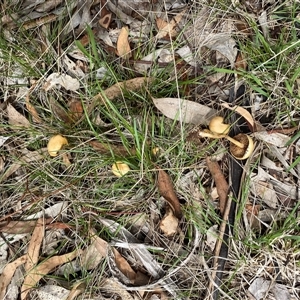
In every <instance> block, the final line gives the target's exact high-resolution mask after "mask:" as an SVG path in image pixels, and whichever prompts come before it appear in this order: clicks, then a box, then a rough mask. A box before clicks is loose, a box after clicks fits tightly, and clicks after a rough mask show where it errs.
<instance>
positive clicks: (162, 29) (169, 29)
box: [155, 18, 177, 39]
mask: <svg viewBox="0 0 300 300" xmlns="http://www.w3.org/2000/svg"><path fill="white" fill-rule="evenodd" d="M176 25H177V24H176V22H175V21H174V20H171V22H170V23H168V22H165V21H164V20H162V19H161V18H158V19H156V26H157V28H158V33H157V35H156V36H155V37H156V38H157V39H161V38H163V37H165V36H167V35H168V36H170V37H174V36H176V35H177V32H176V30H175V29H174V27H175V26H176Z"/></svg>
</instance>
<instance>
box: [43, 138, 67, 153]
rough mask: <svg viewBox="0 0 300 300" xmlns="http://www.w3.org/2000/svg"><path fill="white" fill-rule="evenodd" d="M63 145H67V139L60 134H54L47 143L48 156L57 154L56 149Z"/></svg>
mask: <svg viewBox="0 0 300 300" xmlns="http://www.w3.org/2000/svg"><path fill="white" fill-rule="evenodd" d="M64 145H68V140H67V139H66V138H65V137H63V136H61V135H60V134H58V135H55V136H53V137H51V138H50V140H49V142H48V145H47V149H48V153H49V154H50V156H53V157H55V156H57V155H58V153H57V152H58V151H59V150H60V149H61V148H62V147H63V146H64Z"/></svg>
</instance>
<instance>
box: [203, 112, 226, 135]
mask: <svg viewBox="0 0 300 300" xmlns="http://www.w3.org/2000/svg"><path fill="white" fill-rule="evenodd" d="M223 122H224V118H223V117H221V116H216V117H213V118H212V119H211V120H210V122H209V125H208V127H209V130H210V131H211V132H212V133H214V134H228V133H229V129H230V125H229V124H225V123H223Z"/></svg>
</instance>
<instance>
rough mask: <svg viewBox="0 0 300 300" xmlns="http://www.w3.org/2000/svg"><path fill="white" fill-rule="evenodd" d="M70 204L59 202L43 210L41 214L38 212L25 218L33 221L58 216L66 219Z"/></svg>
mask: <svg viewBox="0 0 300 300" xmlns="http://www.w3.org/2000/svg"><path fill="white" fill-rule="evenodd" d="M68 206H69V204H68V202H67V201H63V202H58V203H55V204H54V205H52V206H49V207H47V208H46V209H42V210H41V211H39V212H36V213H34V214H32V215H29V216H27V217H25V218H24V219H25V220H32V219H37V218H41V217H43V216H47V217H51V218H55V217H57V216H58V215H60V216H62V217H65V216H66V215H67V208H68Z"/></svg>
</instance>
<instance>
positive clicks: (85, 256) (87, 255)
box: [81, 229, 108, 270]
mask: <svg viewBox="0 0 300 300" xmlns="http://www.w3.org/2000/svg"><path fill="white" fill-rule="evenodd" d="M90 235H91V244H90V245H89V246H88V247H87V248H86V249H85V250H84V251H83V253H82V258H81V264H82V266H84V268H86V269H87V270H91V269H95V268H96V267H97V266H98V265H99V263H100V262H101V261H102V259H103V258H104V257H106V255H107V247H108V244H107V242H106V241H105V240H103V239H101V238H100V237H99V236H97V234H96V231H95V230H94V229H90Z"/></svg>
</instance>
